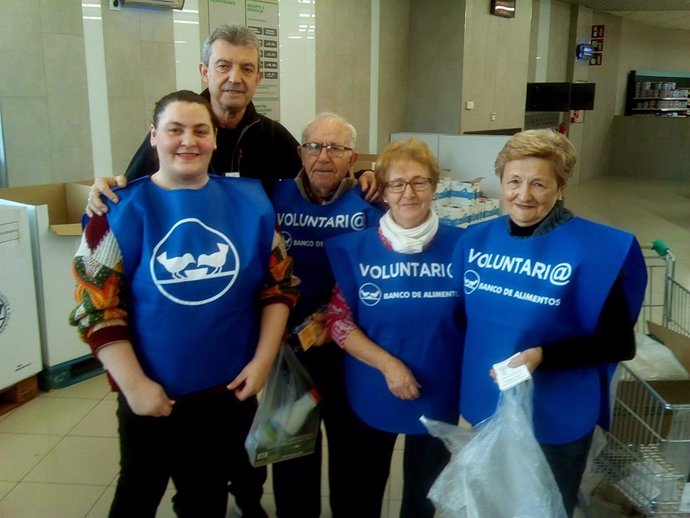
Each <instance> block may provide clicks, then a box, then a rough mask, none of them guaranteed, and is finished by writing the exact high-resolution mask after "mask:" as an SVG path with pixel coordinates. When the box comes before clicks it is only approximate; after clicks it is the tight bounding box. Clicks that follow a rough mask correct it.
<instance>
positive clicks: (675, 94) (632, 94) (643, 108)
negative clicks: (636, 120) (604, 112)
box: [625, 70, 690, 117]
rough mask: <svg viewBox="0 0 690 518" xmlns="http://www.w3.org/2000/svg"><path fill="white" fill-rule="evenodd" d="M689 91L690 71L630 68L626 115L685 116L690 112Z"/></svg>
mask: <svg viewBox="0 0 690 518" xmlns="http://www.w3.org/2000/svg"><path fill="white" fill-rule="evenodd" d="M689 90H690V74H684V73H673V72H658V71H645V70H631V71H630V73H629V74H628V88H627V93H626V101H625V115H647V116H650V115H656V116H659V117H669V116H671V117H673V116H678V117H684V116H686V115H688V98H689V97H690V95H688V91H689ZM676 114H678V115H676Z"/></svg>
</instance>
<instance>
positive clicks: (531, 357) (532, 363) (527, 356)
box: [489, 347, 544, 381]
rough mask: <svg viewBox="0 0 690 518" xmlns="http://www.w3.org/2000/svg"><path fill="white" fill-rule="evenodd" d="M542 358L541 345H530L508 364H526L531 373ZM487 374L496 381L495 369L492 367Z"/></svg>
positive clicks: (511, 365)
mask: <svg viewBox="0 0 690 518" xmlns="http://www.w3.org/2000/svg"><path fill="white" fill-rule="evenodd" d="M543 358H544V352H543V349H542V348H541V347H532V348H530V349H525V350H524V351H522V352H521V353H519V354H517V355H516V356H515V358H513V359H512V360H510V363H509V364H508V366H509V367H517V366H518V365H526V366H527V369H528V370H529V372H530V374H531V373H533V372H534V371H535V370H536V369H537V367H539V364H541V361H542V359H543ZM489 376H491V377H492V378H493V380H494V381H496V371H495V370H494V369H491V370H490V371H489Z"/></svg>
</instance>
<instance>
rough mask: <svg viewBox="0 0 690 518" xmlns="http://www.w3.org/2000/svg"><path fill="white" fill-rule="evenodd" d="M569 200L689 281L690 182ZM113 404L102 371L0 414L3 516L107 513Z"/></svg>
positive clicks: (593, 186) (610, 183) (113, 453)
mask: <svg viewBox="0 0 690 518" xmlns="http://www.w3.org/2000/svg"><path fill="white" fill-rule="evenodd" d="M566 203H567V205H568V206H569V207H570V208H571V209H573V210H574V211H575V212H576V213H578V214H579V215H581V216H585V217H589V218H591V219H596V220H598V221H601V222H604V223H608V224H611V225H614V226H618V227H620V228H624V229H626V230H629V231H631V232H633V233H635V234H636V235H637V236H638V238H639V240H640V241H641V242H647V241H651V240H653V239H657V238H661V239H664V240H665V241H666V242H667V244H668V245H669V246H670V247H671V249H672V250H673V251H674V253H675V255H676V258H677V278H678V280H679V281H681V283H682V284H683V285H684V286H690V182H679V181H659V180H654V181H652V180H641V179H640V180H638V179H630V178H619V177H604V178H598V179H595V180H590V181H587V182H583V184H582V185H580V186H575V187H571V189H570V191H569V192H568V193H567V196H566ZM115 405H116V403H115V399H114V397H113V395H112V394H110V393H109V391H108V386H107V384H106V381H105V379H104V377H103V376H99V377H97V378H93V379H90V380H87V381H84V382H81V383H79V384H76V385H74V386H71V387H69V388H66V389H61V390H54V391H51V392H49V393H42V394H41V395H40V397H38V398H37V399H35V400H33V401H31V402H29V403H27V404H25V405H24V406H22V407H20V408H18V409H16V410H14V411H13V412H11V413H9V414H6V415H3V416H0V518H38V517H41V518H63V517H64V518H102V517H105V516H107V510H108V507H109V504H110V501H111V499H112V496H113V491H114V486H113V485H114V483H115V480H116V476H117V465H118V445H117V432H116V421H115V415H114V414H115ZM400 466H401V451H400V449H399V448H398V449H397V450H396V452H395V456H394V464H393V470H392V471H393V475H392V477H391V482H390V484H389V489H388V491H387V499H386V504H385V508H384V514H383V516H384V517H390V518H394V517H397V515H398V510H399V505H400V494H401V485H402V483H401V476H400ZM266 490H267V494H266V496H265V504H266V508H267V509H268V510H272V509H273V502H272V495H271V494H270V491H271V483H270V480H269V482H268V483H267V484H266ZM324 494H327V487H325V484H324ZM171 496H172V490H169V491H168V493H167V494H166V498H165V501H164V503H163V504H162V505H161V508H160V510H159V513H158V516H159V517H160V518H164V517H165V518H167V517H173V516H174V515H173V513H172V509H171V506H170V497H171ZM324 509H327V502H326V500H325V499H324ZM329 516H330V515H329V514H327V513H325V512H324V518H328V517H329ZM581 516H582V515H581Z"/></svg>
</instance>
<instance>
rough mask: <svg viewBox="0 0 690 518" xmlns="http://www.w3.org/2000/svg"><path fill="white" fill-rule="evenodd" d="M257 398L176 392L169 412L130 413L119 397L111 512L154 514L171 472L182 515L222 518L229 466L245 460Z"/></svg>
mask: <svg viewBox="0 0 690 518" xmlns="http://www.w3.org/2000/svg"><path fill="white" fill-rule="evenodd" d="M255 407H256V401H255V400H250V401H245V402H240V401H238V400H237V398H236V397H235V395H234V394H232V393H229V392H223V393H216V392H213V393H199V394H195V395H192V396H189V397H186V398H179V399H178V400H177V402H176V404H175V406H174V408H173V411H172V414H171V415H170V416H168V417H143V416H138V415H136V414H134V413H133V412H132V411H131V409H130V408H129V405H128V404H127V401H126V400H125V398H124V397H123V396H122V395H120V396H119V399H118V410H117V417H118V429H119V436H120V476H119V479H118V483H117V488H116V491H115V498H114V500H113V503H112V506H111V508H110V515H109V516H110V518H131V517H137V518H148V517H150V518H155V515H156V509H157V508H158V505H159V503H160V501H161V498H162V496H163V493H164V492H165V489H166V486H167V484H168V481H169V479H170V478H172V480H173V482H174V484H175V488H176V490H177V494H176V496H175V502H174V505H175V511H176V513H177V515H178V516H179V517H180V518H197V517H199V516H204V517H205V518H215V517H217V518H224V517H225V514H226V509H227V499H228V486H227V484H228V477H229V475H228V469H229V466H233V465H238V463H241V462H242V461H243V459H242V455H244V462H248V460H247V458H246V457H247V454H246V452H245V451H244V447H243V443H244V438H245V437H246V433H247V431H248V430H249V426H250V424H251V418H252V416H253V415H254V410H253V408H255Z"/></svg>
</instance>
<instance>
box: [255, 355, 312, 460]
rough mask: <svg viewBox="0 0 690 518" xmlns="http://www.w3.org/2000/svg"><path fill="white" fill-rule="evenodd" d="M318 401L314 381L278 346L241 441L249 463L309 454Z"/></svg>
mask: <svg viewBox="0 0 690 518" xmlns="http://www.w3.org/2000/svg"><path fill="white" fill-rule="evenodd" d="M318 401H319V394H318V392H317V390H316V387H315V386H314V382H313V381H312V379H311V377H310V376H309V373H308V372H307V371H306V369H305V368H304V367H303V366H302V364H301V363H300V362H299V360H298V359H297V357H296V356H295V352H294V351H293V350H292V348H291V347H290V346H288V345H283V346H281V348H280V352H279V353H278V357H277V358H276V361H275V363H274V364H273V368H272V370H271V373H270V374H269V377H268V381H267V382H266V387H265V388H264V390H263V393H262V395H261V399H260V401H259V407H258V408H257V410H256V415H255V416H254V421H252V425H251V428H250V429H249V434H248V435H247V439H246V440H245V442H244V447H245V449H246V450H247V453H248V454H249V460H250V462H251V463H252V465H253V466H263V465H264V464H270V463H273V462H278V461H281V460H287V459H292V458H295V457H300V456H302V455H309V454H311V453H313V452H314V448H315V446H316V437H317V434H318V432H319V426H320V425H321V421H320V415H319V408H318Z"/></svg>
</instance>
